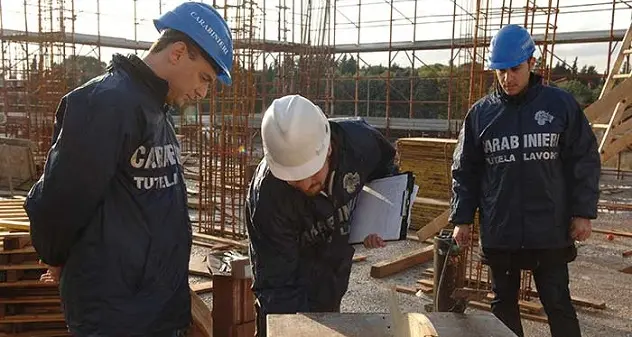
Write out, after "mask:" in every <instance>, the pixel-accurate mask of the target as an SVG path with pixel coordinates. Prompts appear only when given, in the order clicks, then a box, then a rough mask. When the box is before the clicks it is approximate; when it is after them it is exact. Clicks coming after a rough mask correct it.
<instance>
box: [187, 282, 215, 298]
mask: <svg viewBox="0 0 632 337" xmlns="http://www.w3.org/2000/svg"><path fill="white" fill-rule="evenodd" d="M190 287H191V291H193V292H194V293H196V294H198V295H200V294H204V293H210V292H213V281H206V282H199V283H194V284H192V285H191V286H190Z"/></svg>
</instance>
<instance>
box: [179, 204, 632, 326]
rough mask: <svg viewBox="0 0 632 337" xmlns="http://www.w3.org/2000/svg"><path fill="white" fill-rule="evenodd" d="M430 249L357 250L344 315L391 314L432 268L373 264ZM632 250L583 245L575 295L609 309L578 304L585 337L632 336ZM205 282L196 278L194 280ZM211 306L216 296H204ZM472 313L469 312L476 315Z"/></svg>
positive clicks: (415, 305) (626, 220)
mask: <svg viewBox="0 0 632 337" xmlns="http://www.w3.org/2000/svg"><path fill="white" fill-rule="evenodd" d="M594 227H595V228H604V229H619V230H626V231H630V228H632V215H631V214H622V213H619V214H603V215H600V218H599V219H598V220H597V221H595V223H594ZM423 246H425V244H424V243H419V242H416V241H410V240H407V241H401V242H391V243H389V244H388V245H387V246H386V247H385V248H383V249H377V250H367V249H365V248H364V247H362V246H361V245H360V246H356V254H361V255H366V256H367V259H366V260H365V261H362V262H356V263H354V265H353V270H352V274H351V280H350V282H349V290H348V291H347V294H346V295H345V297H344V298H343V301H342V311H343V312H372V313H373V312H377V313H380V312H382V313H383V312H388V291H389V287H392V286H394V285H402V286H410V287H414V285H415V283H416V280H417V279H420V278H422V275H421V273H422V271H423V270H424V269H425V268H428V267H431V266H432V263H431V262H429V263H426V264H424V265H419V266H416V267H413V268H411V269H408V270H406V271H404V272H401V273H398V274H395V275H392V276H390V277H386V278H383V279H375V278H372V277H371V276H370V274H369V273H370V269H371V265H372V264H374V263H376V262H379V261H383V260H386V259H389V258H392V257H395V256H398V255H401V254H403V253H406V252H409V251H411V250H414V249H418V248H421V247H423ZM626 250H632V238H624V237H615V239H614V240H613V241H608V240H607V239H606V236H605V234H599V233H593V235H592V236H591V238H590V239H589V240H587V241H586V242H584V243H582V244H581V245H580V246H579V253H578V255H579V256H578V258H577V260H576V261H575V262H573V263H571V264H570V266H569V269H570V275H571V282H570V287H571V294H572V295H573V296H576V297H579V298H584V299H588V300H593V301H605V302H606V309H603V310H599V309H590V308H585V307H579V306H576V308H577V312H578V315H579V320H580V324H581V329H582V335H583V336H584V337H603V336H608V337H632V275H631V274H624V273H621V272H619V271H618V270H619V269H621V268H623V267H627V266H629V265H632V258H627V259H626V258H623V257H622V256H621V253H622V252H623V251H626ZM207 252H208V250H207V249H205V248H201V247H194V250H193V253H192V256H193V257H194V258H200V257H203V256H204V255H205V254H206V253H207ZM200 279H201V278H199V277H191V281H192V282H198V281H199V280H200ZM202 297H203V299H204V300H205V301H206V302H207V303H208V304H209V305H211V299H212V295H211V294H204V295H202ZM398 299H399V304H400V307H401V309H402V310H403V311H405V312H424V304H427V303H431V299H430V297H428V295H421V297H417V296H415V295H409V294H404V293H398ZM475 311H476V309H469V308H468V311H467V312H475ZM523 326H524V330H525V334H526V336H533V337H547V336H550V333H549V330H548V326H547V325H546V324H544V323H540V322H534V321H530V320H523Z"/></svg>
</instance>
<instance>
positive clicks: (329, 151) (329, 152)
mask: <svg viewBox="0 0 632 337" xmlns="http://www.w3.org/2000/svg"><path fill="white" fill-rule="evenodd" d="M329 156H331V144H329V149H327V157H329Z"/></svg>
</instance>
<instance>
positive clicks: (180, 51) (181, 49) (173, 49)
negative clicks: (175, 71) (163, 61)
mask: <svg viewBox="0 0 632 337" xmlns="http://www.w3.org/2000/svg"><path fill="white" fill-rule="evenodd" d="M168 50H169V63H171V64H172V65H175V64H177V63H178V62H180V60H181V59H182V58H183V57H185V56H186V55H187V45H186V44H185V43H184V42H182V41H177V42H174V43H172V44H171V46H169V49H168Z"/></svg>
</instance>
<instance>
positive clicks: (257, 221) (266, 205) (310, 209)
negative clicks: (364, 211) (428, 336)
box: [246, 119, 397, 336]
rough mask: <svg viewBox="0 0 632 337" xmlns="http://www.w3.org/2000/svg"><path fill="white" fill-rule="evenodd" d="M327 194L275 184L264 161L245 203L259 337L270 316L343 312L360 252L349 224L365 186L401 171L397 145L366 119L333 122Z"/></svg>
mask: <svg viewBox="0 0 632 337" xmlns="http://www.w3.org/2000/svg"><path fill="white" fill-rule="evenodd" d="M330 125H331V130H332V154H331V164H330V168H331V169H330V172H329V175H328V178H327V181H328V184H326V186H327V187H326V190H325V191H323V192H324V194H323V193H321V194H320V195H317V196H314V197H308V196H306V195H305V194H303V193H302V192H301V191H299V190H297V189H294V188H293V187H291V186H290V185H289V184H287V183H286V182H284V181H281V180H279V179H277V178H275V177H274V176H273V175H272V173H271V172H270V169H269V168H268V165H267V164H266V162H265V159H264V160H262V161H261V163H260V164H259V166H258V167H257V170H256V172H255V174H254V176H253V179H252V180H251V183H250V187H249V190H248V193H247V197H246V225H247V230H248V236H249V239H250V258H251V263H252V268H253V275H254V283H253V287H252V288H253V291H254V293H255V297H256V299H257V314H258V319H257V332H258V334H259V336H265V335H266V334H265V315H266V314H270V313H296V312H329V311H338V310H339V308H340V301H341V300H342V297H343V295H344V294H345V292H346V291H347V285H348V282H349V275H350V272H351V264H352V258H353V254H354V248H353V247H352V246H351V245H350V244H349V218H350V216H351V213H352V212H353V209H354V205H355V200H356V197H357V195H358V193H359V192H360V191H361V190H362V187H363V186H364V184H365V183H366V182H368V181H371V180H373V179H376V178H382V177H385V176H387V175H390V174H393V173H396V172H397V167H396V166H395V165H394V163H393V160H394V157H395V149H394V147H393V146H392V145H391V144H390V143H389V142H388V141H387V140H386V139H385V138H384V137H383V136H382V135H381V134H380V133H379V132H378V131H377V130H375V129H374V128H372V127H371V126H370V125H368V124H367V123H366V122H364V121H363V120H353V119H351V120H334V119H330Z"/></svg>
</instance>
